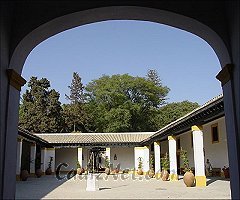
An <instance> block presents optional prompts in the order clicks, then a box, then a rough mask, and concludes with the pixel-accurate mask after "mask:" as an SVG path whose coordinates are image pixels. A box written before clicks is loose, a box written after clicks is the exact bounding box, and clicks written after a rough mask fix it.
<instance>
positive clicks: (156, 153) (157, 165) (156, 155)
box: [154, 142, 161, 176]
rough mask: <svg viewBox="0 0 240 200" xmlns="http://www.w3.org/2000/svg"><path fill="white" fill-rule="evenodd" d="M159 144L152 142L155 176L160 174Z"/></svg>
mask: <svg viewBox="0 0 240 200" xmlns="http://www.w3.org/2000/svg"><path fill="white" fill-rule="evenodd" d="M160 155H161V152H160V142H154V160H155V175H156V176H157V174H160V173H161V160H160Z"/></svg>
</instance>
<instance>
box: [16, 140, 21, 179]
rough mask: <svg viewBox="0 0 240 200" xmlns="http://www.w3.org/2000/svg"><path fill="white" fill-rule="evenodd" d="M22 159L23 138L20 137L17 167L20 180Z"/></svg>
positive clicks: (17, 175)
mask: <svg viewBox="0 0 240 200" xmlns="http://www.w3.org/2000/svg"><path fill="white" fill-rule="evenodd" d="M21 159H22V139H18V141H17V167H16V178H17V180H20V173H21Z"/></svg>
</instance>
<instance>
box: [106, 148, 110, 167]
mask: <svg viewBox="0 0 240 200" xmlns="http://www.w3.org/2000/svg"><path fill="white" fill-rule="evenodd" d="M106 157H107V158H108V160H109V163H111V149H110V147H108V148H106Z"/></svg>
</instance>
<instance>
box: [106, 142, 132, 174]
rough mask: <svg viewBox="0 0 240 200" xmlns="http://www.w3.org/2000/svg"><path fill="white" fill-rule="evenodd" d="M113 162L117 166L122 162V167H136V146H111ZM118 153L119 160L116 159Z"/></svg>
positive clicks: (122, 168)
mask: <svg viewBox="0 0 240 200" xmlns="http://www.w3.org/2000/svg"><path fill="white" fill-rule="evenodd" d="M110 151H111V154H110V156H111V163H113V167H114V168H115V167H116V166H117V164H118V163H120V169H121V170H124V169H133V168H134V148H133V147H111V149H110ZM115 154H116V156H117V160H114V155H115Z"/></svg>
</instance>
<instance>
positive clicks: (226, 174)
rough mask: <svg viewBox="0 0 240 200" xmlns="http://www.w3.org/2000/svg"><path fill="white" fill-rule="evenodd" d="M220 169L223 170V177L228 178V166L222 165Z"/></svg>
mask: <svg viewBox="0 0 240 200" xmlns="http://www.w3.org/2000/svg"><path fill="white" fill-rule="evenodd" d="M222 170H223V173H224V177H225V178H230V174H229V167H226V166H224V167H223V168H222Z"/></svg>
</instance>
